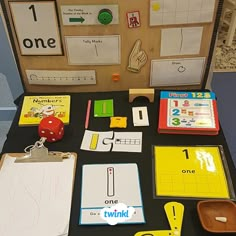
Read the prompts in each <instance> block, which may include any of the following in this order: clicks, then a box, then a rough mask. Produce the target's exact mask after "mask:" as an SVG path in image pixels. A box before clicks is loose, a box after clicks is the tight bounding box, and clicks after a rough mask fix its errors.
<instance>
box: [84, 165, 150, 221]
mask: <svg viewBox="0 0 236 236" xmlns="http://www.w3.org/2000/svg"><path fill="white" fill-rule="evenodd" d="M81 194H82V195H81V209H80V218H79V224H80V225H85V224H107V222H106V221H105V220H104V217H101V216H100V213H101V210H102V209H103V208H107V207H112V206H114V205H116V204H119V203H123V204H125V205H126V206H127V207H134V208H135V213H134V214H133V216H132V218H131V219H129V220H127V221H125V222H123V224H129V223H137V224H139V223H145V219H144V212H143V203H142V197H141V189H140V182H139V173H138V167H137V164H135V163H128V164H123V163H121V164H90V165H83V168H82V190H81Z"/></svg>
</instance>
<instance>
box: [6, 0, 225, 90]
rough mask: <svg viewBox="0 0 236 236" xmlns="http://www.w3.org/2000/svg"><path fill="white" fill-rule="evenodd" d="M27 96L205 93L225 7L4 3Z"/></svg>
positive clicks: (190, 0) (90, 0) (171, 2)
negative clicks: (154, 91)
mask: <svg viewBox="0 0 236 236" xmlns="http://www.w3.org/2000/svg"><path fill="white" fill-rule="evenodd" d="M2 3H3V9H4V12H5V16H6V20H7V22H8V26H9V27H8V28H9V32H10V35H11V40H12V44H13V49H14V52H15V54H16V59H17V64H18V66H19V70H20V73H21V76H22V81H23V84H24V86H25V88H26V91H28V92H45V93H47V92H86V91H110V90H113V91H119V90H127V89H129V88H148V87H154V88H170V87H171V88H172V89H200V88H203V86H204V84H205V82H206V78H207V74H208V70H209V65H210V61H211V56H212V45H213V44H214V40H215V37H216V33H215V32H216V27H217V22H218V18H219V16H218V15H219V14H217V13H218V12H219V9H220V6H221V5H222V1H221V0H145V1H143V0H129V1H128V4H127V0H70V1H68V0H46V1H19V0H14V1H9V0H2Z"/></svg>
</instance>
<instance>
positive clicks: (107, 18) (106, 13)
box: [98, 9, 113, 25]
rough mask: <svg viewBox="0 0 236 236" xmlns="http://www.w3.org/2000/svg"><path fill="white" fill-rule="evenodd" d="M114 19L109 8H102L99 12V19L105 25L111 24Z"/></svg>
mask: <svg viewBox="0 0 236 236" xmlns="http://www.w3.org/2000/svg"><path fill="white" fill-rule="evenodd" d="M112 19H113V16H112V12H111V11H110V10H109V9H102V10H101V11H100V12H99V14H98V21H99V22H100V23H101V24H103V25H108V24H110V23H111V22H112Z"/></svg>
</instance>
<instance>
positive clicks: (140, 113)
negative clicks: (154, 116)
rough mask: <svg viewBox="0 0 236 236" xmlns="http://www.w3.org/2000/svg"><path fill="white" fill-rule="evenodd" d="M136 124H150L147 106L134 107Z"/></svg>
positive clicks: (134, 121)
mask: <svg viewBox="0 0 236 236" xmlns="http://www.w3.org/2000/svg"><path fill="white" fill-rule="evenodd" d="M132 113H133V123H134V126H149V119H148V110H147V107H132Z"/></svg>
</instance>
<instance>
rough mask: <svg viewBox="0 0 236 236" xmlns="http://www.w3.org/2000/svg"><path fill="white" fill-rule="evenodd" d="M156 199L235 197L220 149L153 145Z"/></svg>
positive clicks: (215, 147) (217, 147)
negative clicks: (164, 197) (166, 197)
mask: <svg viewBox="0 0 236 236" xmlns="http://www.w3.org/2000/svg"><path fill="white" fill-rule="evenodd" d="M153 148H154V180H155V181H154V182H155V186H154V187H155V196H156V197H161V196H169V197H191V198H226V199H230V198H232V197H235V194H234V190H233V189H232V188H231V186H232V182H231V178H230V175H229V172H228V168H227V163H226V161H224V155H223V154H222V153H223V150H222V147H220V146H154V147H153Z"/></svg>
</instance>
